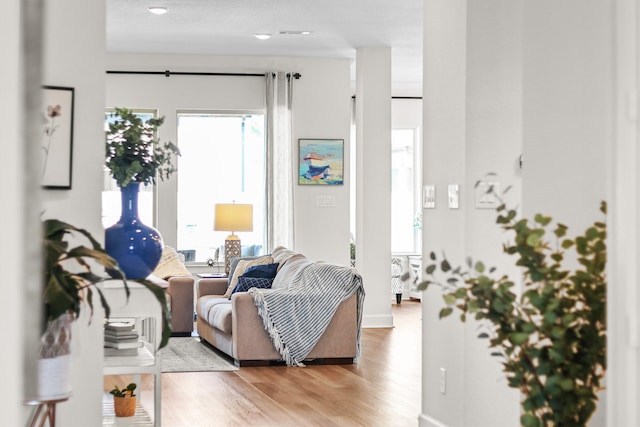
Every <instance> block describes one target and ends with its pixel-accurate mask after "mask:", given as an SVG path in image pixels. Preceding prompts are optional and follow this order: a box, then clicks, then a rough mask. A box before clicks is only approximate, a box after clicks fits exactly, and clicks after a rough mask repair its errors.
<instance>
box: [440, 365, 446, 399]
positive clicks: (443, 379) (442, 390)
mask: <svg viewBox="0 0 640 427" xmlns="http://www.w3.org/2000/svg"><path fill="white" fill-rule="evenodd" d="M440 394H447V370H446V369H444V368H440Z"/></svg>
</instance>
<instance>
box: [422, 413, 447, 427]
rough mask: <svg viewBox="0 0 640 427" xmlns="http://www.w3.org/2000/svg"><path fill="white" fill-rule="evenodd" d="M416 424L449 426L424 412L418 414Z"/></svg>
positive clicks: (431, 426) (429, 426) (438, 426)
mask: <svg viewBox="0 0 640 427" xmlns="http://www.w3.org/2000/svg"><path fill="white" fill-rule="evenodd" d="M418 426H419V427H449V426H447V425H446V424H444V423H442V422H440V421H438V420H436V419H435V418H433V417H431V416H429V415H426V414H420V416H419V417H418Z"/></svg>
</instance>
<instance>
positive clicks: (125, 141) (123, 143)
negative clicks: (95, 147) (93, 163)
mask: <svg viewBox="0 0 640 427" xmlns="http://www.w3.org/2000/svg"><path fill="white" fill-rule="evenodd" d="M110 118H111V119H112V120H110V123H109V130H108V131H107V133H106V163H105V165H106V167H107V168H108V169H109V172H110V174H111V176H112V177H113V179H114V180H115V181H116V183H117V184H118V186H119V187H120V191H121V194H122V214H121V217H120V220H119V221H118V222H117V223H116V224H114V225H113V226H111V227H109V228H107V230H106V231H105V249H106V250H107V253H108V254H109V255H111V256H112V257H113V258H115V259H116V260H117V261H118V264H119V265H120V268H121V269H122V271H124V273H125V275H126V276H127V278H129V279H144V278H146V277H147V276H148V275H149V274H150V273H151V272H152V271H153V270H154V268H155V267H156V266H157V265H158V262H159V261H160V257H161V256H162V248H163V244H162V237H161V236H160V233H159V232H158V231H157V230H156V229H154V228H153V227H149V226H147V225H145V224H143V223H142V222H141V221H140V218H139V217H138V191H139V188H140V184H144V185H148V184H155V183H156V177H159V178H160V179H161V180H164V179H165V178H169V177H170V176H171V175H172V174H173V173H174V172H175V171H176V169H175V167H174V166H173V163H172V161H173V156H175V155H180V151H179V149H178V147H177V146H176V145H175V144H173V143H172V142H165V143H160V141H159V140H158V138H157V136H156V134H157V131H158V128H159V127H160V126H161V125H162V123H163V122H164V117H161V118H159V119H156V118H150V119H148V120H143V119H142V118H140V116H139V115H137V114H136V113H134V112H133V111H132V110H129V109H126V108H116V109H115V111H114V112H113V113H111V117H110Z"/></svg>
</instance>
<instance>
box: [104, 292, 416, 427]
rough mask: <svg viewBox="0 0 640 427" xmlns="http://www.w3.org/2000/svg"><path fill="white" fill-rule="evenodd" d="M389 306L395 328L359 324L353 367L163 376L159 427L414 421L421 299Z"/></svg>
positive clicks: (398, 425) (400, 424)
mask: <svg viewBox="0 0 640 427" xmlns="http://www.w3.org/2000/svg"><path fill="white" fill-rule="evenodd" d="M392 307H393V309H392V311H393V316H394V323H395V325H396V327H395V328H388V329H364V330H363V334H362V356H361V358H360V361H359V362H358V363H357V364H354V365H328V366H322V365H308V366H307V367H306V368H289V367H286V366H268V367H243V368H240V370H239V371H234V372H192V373H167V374H162V426H163V427H183V426H191V427H208V426H243V427H245V426H267V427H268V426H323V427H325V426H345V427H348V426H380V427H387V426H393V427H404V426H417V425H418V415H419V414H420V402H421V399H420V387H421V327H422V326H421V320H420V318H421V308H420V302H418V301H403V302H402V304H400V305H396V304H393V305H392ZM150 378H151V377H149V379H147V378H145V379H144V380H143V384H142V391H143V399H144V396H147V397H149V398H150V397H151V395H152V393H150V392H147V393H145V389H150V387H151V382H152V380H151V379H150ZM116 380H121V381H123V382H124V381H126V380H127V379H126V378H120V379H117V378H108V379H107V378H105V388H106V389H110V388H111V387H112V386H113V382H114V381H116Z"/></svg>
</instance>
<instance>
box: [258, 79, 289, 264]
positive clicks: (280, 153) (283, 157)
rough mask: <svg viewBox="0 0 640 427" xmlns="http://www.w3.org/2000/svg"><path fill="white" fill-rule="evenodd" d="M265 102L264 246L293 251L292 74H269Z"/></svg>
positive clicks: (268, 249) (270, 249)
mask: <svg viewBox="0 0 640 427" xmlns="http://www.w3.org/2000/svg"><path fill="white" fill-rule="evenodd" d="M265 79H266V88H267V94H266V102H267V152H266V161H267V165H266V168H267V179H266V189H265V195H266V207H267V208H266V209H265V212H266V216H267V217H266V218H265V224H266V225H267V226H266V227H265V228H266V243H267V251H268V252H271V251H272V250H273V249H274V248H275V247H276V246H279V245H282V246H285V247H287V248H293V244H294V223H293V184H294V183H293V172H294V167H295V165H294V162H293V159H294V156H293V141H292V117H291V116H292V114H291V99H292V94H293V80H294V77H293V76H292V75H291V73H285V72H282V71H279V72H277V73H272V72H268V73H266V74H265Z"/></svg>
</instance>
